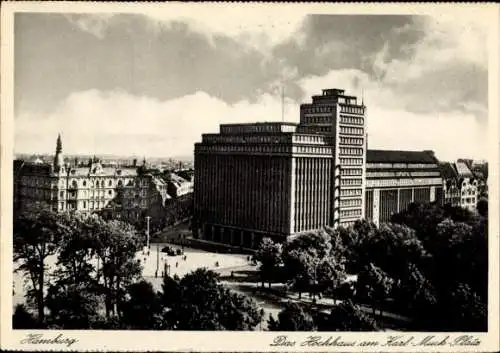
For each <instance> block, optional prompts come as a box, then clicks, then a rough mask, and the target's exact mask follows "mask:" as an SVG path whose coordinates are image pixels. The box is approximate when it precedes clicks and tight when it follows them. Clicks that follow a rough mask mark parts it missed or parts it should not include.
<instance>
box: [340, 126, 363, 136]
mask: <svg viewBox="0 0 500 353" xmlns="http://www.w3.org/2000/svg"><path fill="white" fill-rule="evenodd" d="M340 133H341V134H347V135H363V128H360V127H347V126H341V127H340Z"/></svg>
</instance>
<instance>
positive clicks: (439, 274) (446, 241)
mask: <svg viewBox="0 0 500 353" xmlns="http://www.w3.org/2000/svg"><path fill="white" fill-rule="evenodd" d="M486 232H487V223H485V222H484V221H480V222H479V223H477V224H475V225H474V226H470V225H467V224H465V223H460V222H454V221H452V220H445V221H443V222H441V223H440V224H439V225H438V227H437V235H436V238H435V239H434V241H433V242H432V243H430V244H429V246H430V247H431V249H430V251H431V252H432V254H433V255H434V256H433V257H434V263H435V270H434V272H433V275H434V276H433V277H434V278H433V281H434V283H436V284H437V285H439V288H442V290H441V291H442V292H448V291H449V288H450V286H453V285H454V283H456V282H460V283H467V284H468V285H470V286H471V289H472V290H473V291H475V292H477V293H478V294H479V295H480V296H482V297H483V298H484V297H485V296H486V294H487V291H488V290H487V283H488V277H487V276H488V265H487V259H488V238H487V233H486Z"/></svg>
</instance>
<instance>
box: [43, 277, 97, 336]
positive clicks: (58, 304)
mask: <svg viewBox="0 0 500 353" xmlns="http://www.w3.org/2000/svg"><path fill="white" fill-rule="evenodd" d="M101 303H102V300H101V298H100V297H99V296H98V295H97V294H96V293H95V291H93V290H92V289H89V288H88V287H87V285H86V284H85V283H80V284H73V283H69V284H63V283H62V282H58V283H57V284H55V285H52V286H50V287H49V289H48V294H47V299H46V304H47V308H48V309H49V310H50V315H49V317H48V323H49V325H50V326H51V327H52V328H61V329H70V330H76V329H91V328H94V324H95V323H96V322H99V320H100V318H99V317H100V314H99V311H100V310H102V306H101Z"/></svg>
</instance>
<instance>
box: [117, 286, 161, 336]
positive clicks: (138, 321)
mask: <svg viewBox="0 0 500 353" xmlns="http://www.w3.org/2000/svg"><path fill="white" fill-rule="evenodd" d="M120 309H121V311H122V323H123V325H124V326H125V327H126V328H128V329H134V330H152V329H160V328H164V327H163V325H162V306H161V300H160V297H159V296H158V295H157V294H156V293H155V291H154V289H153V286H152V285H151V283H149V282H146V281H140V282H136V283H133V284H131V285H129V286H128V288H127V295H126V300H125V301H124V303H122V305H121V307H120Z"/></svg>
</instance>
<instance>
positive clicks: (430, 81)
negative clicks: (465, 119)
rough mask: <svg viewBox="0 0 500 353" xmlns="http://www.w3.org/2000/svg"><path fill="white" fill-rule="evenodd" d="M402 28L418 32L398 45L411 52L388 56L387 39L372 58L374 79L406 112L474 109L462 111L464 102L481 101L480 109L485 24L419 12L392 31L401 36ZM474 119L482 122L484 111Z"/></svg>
mask: <svg viewBox="0 0 500 353" xmlns="http://www.w3.org/2000/svg"><path fill="white" fill-rule="evenodd" d="M407 31H417V32H420V33H422V34H423V35H422V36H421V37H420V38H419V40H417V41H415V42H413V43H405V44H404V45H403V46H402V47H401V50H402V51H404V52H406V53H411V54H410V55H409V57H407V58H395V57H394V56H393V55H391V53H390V50H389V48H390V44H391V42H390V41H387V42H386V43H385V45H384V46H383V47H382V48H381V50H380V51H378V52H376V53H374V54H373V56H372V58H373V60H372V61H373V68H374V72H375V76H374V77H376V79H377V80H379V81H380V83H381V85H383V86H385V87H386V88H390V89H391V90H392V91H394V92H395V93H397V96H398V97H400V99H401V100H402V102H404V108H405V109H406V110H408V111H410V112H429V113H430V112H435V113H446V112H449V111H452V110H455V109H457V110H460V111H462V112H464V113H477V109H476V110H467V107H469V106H471V105H470V104H469V103H472V105H482V106H483V109H481V110H482V111H483V112H484V111H485V110H486V107H487V96H488V92H487V89H488V55H487V29H486V25H482V24H480V22H479V21H477V20H465V21H464V20H463V19H462V18H460V19H458V20H457V19H455V18H449V17H446V16H438V17H430V16H421V17H416V18H415V20H414V22H413V24H412V25H409V26H405V27H402V28H397V29H394V30H393V31H392V32H393V33H397V34H398V35H401V34H402V33H405V32H407ZM466 102H467V103H466ZM479 117H480V118H481V119H483V120H486V118H487V114H485V113H481V114H480V116H479Z"/></svg>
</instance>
